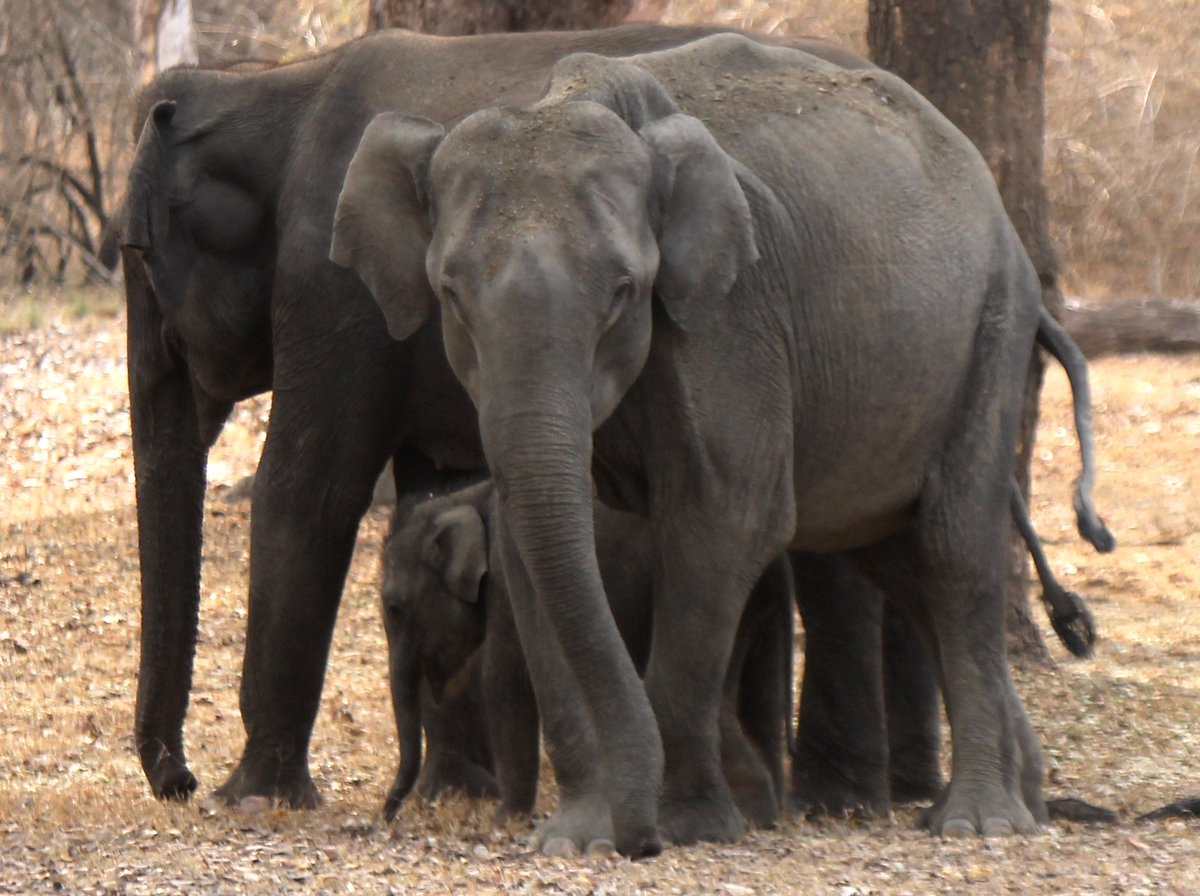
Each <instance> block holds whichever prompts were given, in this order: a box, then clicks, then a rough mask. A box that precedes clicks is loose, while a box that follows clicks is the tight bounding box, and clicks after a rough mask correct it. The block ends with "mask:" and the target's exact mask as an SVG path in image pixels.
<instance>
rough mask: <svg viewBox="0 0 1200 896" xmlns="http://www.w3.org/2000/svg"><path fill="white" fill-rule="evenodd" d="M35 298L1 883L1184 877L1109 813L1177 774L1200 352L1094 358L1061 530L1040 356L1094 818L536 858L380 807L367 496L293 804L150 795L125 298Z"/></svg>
mask: <svg viewBox="0 0 1200 896" xmlns="http://www.w3.org/2000/svg"><path fill="white" fill-rule="evenodd" d="M54 317H55V315H53V314H51V315H50V316H49V317H48V318H47V320H46V321H44V322H43V325H42V327H41V328H40V329H38V330H36V331H33V332H30V333H24V334H15V335H14V334H10V335H7V336H4V337H3V338H2V340H0V418H2V423H3V431H4V441H3V448H2V451H3V454H2V457H0V508H2V510H0V513H2V514H3V518H2V519H0V525H2V526H3V537H2V540H0V701H2V702H0V705H2V707H3V709H2V710H0V892H13V893H27V892H51V891H58V892H76V893H130V894H135V893H177V892H188V893H243V892H253V893H278V892H300V891H304V892H313V893H361V892H366V893H385V892H394V893H425V892H429V893H452V892H459V891H469V892H478V893H492V892H546V893H578V894H584V893H595V894H601V893H635V892H642V893H661V894H672V893H720V894H727V896H747V894H751V893H776V892H787V893H791V892H812V893H831V894H837V896H853V894H867V893H897V894H899V893H914V894H919V893H931V892H945V893H958V892H963V891H965V890H969V891H971V892H977V893H1008V892H1013V893H1031V892H1037V893H1042V892H1045V893H1067V892H1070V893H1113V894H1118V893H1119V894H1140V893H1159V892H1164V893H1200V823H1196V822H1191V823H1185V822H1181V821H1173V822H1168V823H1160V824H1154V825H1145V824H1134V823H1132V822H1131V821H1129V820H1128V819H1129V818H1130V817H1131V815H1133V814H1136V813H1138V812H1140V811H1144V810H1146V809H1149V808H1151V807H1154V806H1157V805H1159V804H1161V803H1163V802H1166V801H1169V800H1172V799H1175V798H1177V797H1179V796H1182V795H1183V794H1184V793H1187V792H1192V793H1195V792H1200V749H1198V748H1200V718H1198V717H1200V497H1198V495H1200V491H1198V489H1200V450H1198V449H1200V357H1190V358H1184V359H1167V358H1160V357H1139V358H1119V359H1113V360H1106V361H1102V362H1099V363H1097V364H1095V365H1094V366H1093V384H1094V389H1095V398H1096V421H1097V429H1098V434H1099V445H1100V459H1101V470H1102V476H1101V481H1100V485H1099V490H1098V500H1099V505H1100V507H1101V510H1102V512H1103V513H1104V514H1105V516H1106V517H1107V519H1108V521H1109V522H1110V524H1111V525H1112V528H1113V530H1114V532H1115V533H1116V535H1117V537H1118V539H1119V541H1120V546H1119V548H1118V550H1117V551H1116V553H1114V554H1112V555H1110V556H1107V557H1100V556H1097V555H1096V554H1094V553H1092V552H1090V551H1089V550H1086V549H1085V548H1084V547H1083V545H1082V544H1081V543H1080V541H1079V540H1078V538H1077V537H1076V536H1075V535H1074V532H1073V528H1072V526H1073V524H1072V520H1071V514H1070V511H1069V494H1070V492H1069V489H1070V481H1071V478H1072V477H1073V475H1074V473H1075V471H1076V465H1077V456H1076V453H1075V447H1074V441H1073V431H1072V428H1071V426H1070V423H1069V418H1068V410H1067V396H1066V390H1065V387H1064V381H1063V378H1062V377H1061V376H1060V375H1058V374H1057V373H1055V374H1052V376H1051V378H1050V380H1049V383H1048V386H1047V390H1046V398H1045V403H1044V422H1043V428H1042V438H1041V440H1040V442H1039V446H1038V462H1037V467H1036V476H1037V482H1036V491H1037V494H1036V499H1035V502H1034V511H1035V516H1036V521H1037V523H1038V525H1039V527H1040V530H1041V533H1042V535H1043V537H1044V538H1045V539H1046V541H1047V542H1048V550H1049V553H1050V555H1051V558H1052V561H1053V562H1054V564H1055V566H1056V568H1057V569H1058V571H1059V572H1060V574H1061V575H1062V577H1063V578H1064V579H1065V581H1066V582H1067V584H1068V585H1069V586H1071V587H1073V588H1074V589H1076V590H1079V591H1083V592H1086V593H1087V594H1089V595H1091V596H1092V607H1093V609H1094V611H1095V613H1096V616H1097V617H1098V620H1099V624H1100V628H1101V632H1102V636H1103V640H1102V642H1101V643H1100V645H1099V650H1098V654H1097V657H1096V659H1094V660H1092V661H1089V662H1076V661H1071V660H1068V659H1066V658H1065V655H1064V653H1063V651H1062V650H1061V649H1059V648H1057V645H1055V646H1054V647H1053V648H1052V649H1053V650H1054V652H1055V655H1056V657H1059V659H1060V661H1059V664H1058V666H1057V668H1054V669H1032V670H1025V671H1019V672H1018V674H1017V678H1018V684H1019V688H1020V690H1021V692H1022V694H1023V695H1024V697H1025V699H1026V701H1027V706H1028V709H1029V711H1030V715H1031V716H1032V718H1033V721H1034V724H1035V726H1036V727H1037V728H1038V730H1039V732H1040V733H1041V736H1042V739H1043V744H1044V747H1045V752H1046V756H1047V764H1048V766H1049V768H1050V773H1049V777H1050V780H1049V782H1048V785H1047V790H1048V792H1049V793H1051V794H1052V795H1077V796H1081V797H1084V798H1086V799H1088V800H1090V801H1092V802H1099V803H1103V804H1107V805H1109V806H1113V807H1115V808H1117V809H1119V811H1120V812H1121V813H1122V815H1123V817H1124V818H1125V819H1127V820H1126V821H1124V822H1122V823H1121V824H1120V825H1119V826H1116V827H1110V828H1088V827H1083V826H1077V825H1071V824H1061V823H1060V824H1056V825H1054V826H1053V827H1051V828H1050V829H1049V830H1048V831H1047V832H1046V833H1044V834H1043V835H1041V836H1038V837H1031V838H1015V839H1011V840H997V841H991V842H983V841H967V842H963V841H941V840H937V839H934V838H932V837H929V836H928V835H926V834H924V833H920V832H917V831H915V830H914V829H913V820H914V816H913V813H912V812H911V811H908V810H905V811H901V812H898V813H897V814H896V816H895V817H894V818H893V819H892V820H890V821H875V822H870V823H856V822H849V821H847V822H837V823H823V824H813V823H806V822H800V821H792V822H789V823H787V824H786V825H784V826H783V827H782V828H781V829H779V830H776V831H770V832H764V833H757V834H754V835H752V836H749V837H747V838H746V839H745V840H744V841H743V842H741V843H738V844H736V845H734V846H720V847H715V846H714V847H700V848H689V849H670V850H668V851H667V852H666V853H665V854H664V855H663V856H661V857H660V858H658V859H656V860H653V861H649V862H644V863H639V864H631V863H629V862H626V861H621V860H611V859H587V860H582V859H581V860H557V859H547V858H541V857H538V856H535V855H531V854H530V853H529V852H528V851H527V850H526V849H525V848H524V847H523V846H522V844H521V835H522V834H523V831H522V830H520V829H518V828H508V829H504V830H500V831H497V829H496V827H495V826H494V825H493V823H492V822H491V820H490V810H489V808H488V807H487V806H481V805H469V804H467V803H463V802H454V803H450V804H446V805H442V806H437V807H423V808H422V807H415V806H408V807H406V808H405V809H404V810H403V811H402V812H401V814H400V816H399V817H398V819H397V821H396V822H395V823H394V824H393V825H385V824H383V823H382V821H381V819H380V816H379V808H380V804H381V801H382V797H383V793H384V790H385V788H386V786H387V784H388V783H389V781H390V778H391V775H392V772H393V770H394V762H395V760H396V755H395V751H396V748H395V740H394V736H393V734H392V730H391V724H390V718H389V711H388V704H387V699H386V687H385V681H384V651H383V641H382V636H381V631H380V626H379V624H378V619H377V610H376V596H375V588H376V576H377V563H376V553H377V550H378V547H379V540H380V535H381V532H382V530H383V528H384V525H385V516H384V514H383V513H382V512H380V511H374V512H372V514H371V515H370V516H369V517H368V519H367V520H366V521H365V522H364V524H363V529H362V538H361V542H360V547H359V551H358V553H357V555H356V557H355V561H354V565H353V569H352V573H351V577H350V582H349V585H348V588H347V593H346V598H345V601H344V603H343V611H342V614H341V618H340V620H339V623H338V629H337V637H336V642H335V644H334V649H333V657H332V660H331V663H330V671H329V676H328V680H327V682H326V687H325V699H324V702H323V704H322V707H321V712H320V718H319V721H318V724H317V730H316V735H315V739H314V743H313V750H312V764H313V770H314V773H315V775H316V778H317V780H318V782H319V785H320V787H321V789H322V791H323V792H324V794H325V797H326V803H325V805H324V807H323V808H321V809H320V810H318V811H315V812H308V813H289V812H276V811H271V810H267V811H263V812H260V813H257V814H250V813H244V812H232V811H224V810H222V811H219V812H215V813H213V812H208V811H205V810H204V809H203V808H202V805H201V803H200V801H199V800H198V801H197V802H196V803H193V804H191V805H186V806H179V805H162V804H159V803H156V802H155V801H154V800H153V799H151V797H150V795H149V791H148V790H147V787H146V785H145V782H144V780H143V778H142V774H141V771H140V769H139V768H138V765H137V760H136V757H135V756H134V754H133V751H132V744H131V738H130V730H131V719H132V710H133V692H134V681H135V671H136V665H137V632H138V607H137V586H138V572H137V562H136V556H135V544H136V541H135V540H136V532H135V525H134V511H133V489H132V469H131V462H130V459H129V437H128V425H129V408H128V399H127V396H126V388H125V369H124V324H123V321H122V319H121V318H120V317H92V318H85V319H82V320H75V319H73V318H72V315H71V314H70V313H62V314H60V315H58V316H57V317H58V320H57V322H54ZM265 409H266V404H265V403H264V402H254V403H250V405H249V406H247V407H243V408H241V409H239V411H238V412H237V414H236V416H235V418H234V420H233V422H232V424H231V426H230V427H229V428H228V429H227V430H226V432H225V434H224V435H223V436H222V439H221V442H220V444H219V445H218V447H217V448H216V450H215V452H214V455H213V461H212V464H211V468H210V478H211V485H210V490H209V500H208V504H207V509H206V514H205V523H206V533H205V535H206V542H205V567H204V581H203V602H202V606H201V631H200V644H199V649H198V655H197V660H196V680H195V690H194V697H193V701H192V707H191V712H190V715H189V718H188V728H187V733H188V746H189V750H190V760H191V763H192V767H193V769H194V770H195V771H196V773H197V774H198V775H199V777H200V778H201V781H202V784H201V791H200V794H199V796H200V797H201V798H203V797H204V796H206V795H207V794H208V793H209V792H210V791H211V789H212V788H213V787H214V786H215V785H216V784H218V783H219V782H220V781H221V780H223V778H224V776H225V775H226V774H227V773H228V771H229V770H230V768H231V764H232V762H233V761H234V759H235V757H236V756H237V755H238V753H239V751H240V747H241V741H242V730H241V724H240V719H239V716H238V705H237V684H238V676H239V667H240V662H241V653H242V646H243V643H244V627H245V575H246V572H245V570H246V553H247V531H248V507H247V506H246V505H245V504H244V503H230V502H228V501H227V500H225V498H224V497H223V494H224V493H225V492H226V491H227V489H228V486H229V485H230V484H231V483H234V482H236V481H237V480H238V479H239V478H240V477H241V476H243V475H244V474H246V473H247V472H249V471H250V470H251V469H252V467H253V461H254V458H255V457H256V455H257V448H258V445H259V444H260V441H261V431H262V421H263V419H264V416H265Z"/></svg>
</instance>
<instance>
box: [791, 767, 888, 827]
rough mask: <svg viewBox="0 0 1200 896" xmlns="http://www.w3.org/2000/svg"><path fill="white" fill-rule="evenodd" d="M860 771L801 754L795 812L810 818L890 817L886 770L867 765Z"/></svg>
mask: <svg viewBox="0 0 1200 896" xmlns="http://www.w3.org/2000/svg"><path fill="white" fill-rule="evenodd" d="M856 772H857V773H855V774H848V773H847V772H846V771H845V770H844V769H840V768H838V767H836V766H834V765H832V764H830V763H827V762H821V761H818V760H816V759H812V758H810V757H809V756H807V755H806V754H804V753H803V752H800V753H798V754H797V756H796V758H795V759H794V761H793V764H792V809H793V810H794V811H796V812H797V813H799V814H801V815H805V816H808V817H819V816H830V817H834V818H844V817H847V816H851V815H854V816H861V817H866V818H884V817H887V816H888V815H889V814H890V813H891V811H892V802H891V797H890V795H889V793H888V785H887V774H886V767H885V766H884V765H882V764H872V765H871V767H870V768H868V767H866V766H865V765H864V766H862V767H860V768H859V769H857V770H856Z"/></svg>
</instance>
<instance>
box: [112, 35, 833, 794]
mask: <svg viewBox="0 0 1200 896" xmlns="http://www.w3.org/2000/svg"><path fill="white" fill-rule="evenodd" d="M712 30H713V29H699V28H667V27H660V26H652V25H631V26H626V27H620V28H615V29H608V30H602V31H595V32H581V33H541V34H521V35H487V36H480V37H471V38H435V37H429V36H421V35H416V34H411V33H406V32H394V33H380V34H374V35H370V36H368V37H366V38H363V39H361V40H359V41H356V42H354V43H352V44H349V45H346V46H344V47H341V48H339V49H337V50H335V51H332V52H330V53H327V54H324V55H322V56H318V57H315V58H313V59H311V60H307V61H304V62H298V63H295V64H292V65H287V66H282V67H279V68H276V69H271V70H266V71H257V72H238V73H233V72H217V71H203V70H196V69H176V70H172V71H168V72H166V73H164V74H162V75H161V76H159V77H158V78H156V79H155V80H154V81H153V82H152V83H151V84H150V85H149V86H148V87H147V88H146V89H145V90H144V91H143V93H142V96H141V98H140V102H139V113H138V116H137V128H138V129H139V132H140V137H139V139H138V145H137V151H136V156H135V158H134V162H133V165H132V167H131V170H130V173H129V188H128V194H127V197H126V201H125V211H124V216H123V223H122V233H123V235H122V243H123V246H124V249H123V265H124V270H125V288H126V298H127V307H128V328H129V337H128V338H129V352H128V358H129V386H130V405H131V418H132V430H133V449H134V463H135V473H136V482H137V506H138V530H139V552H140V561H141V576H142V580H141V586H142V591H141V594H142V607H141V622H142V628H141V659H140V665H139V672H138V691H137V710H136V721H135V740H136V747H137V751H138V755H139V757H140V759H141V764H142V768H143V769H144V770H145V773H146V776H147V778H148V779H149V781H150V785H151V788H152V790H153V792H154V793H155V795H157V796H159V797H177V798H186V797H187V796H188V795H189V794H190V793H191V792H192V791H193V790H194V789H195V788H196V786H197V782H196V779H195V777H194V776H193V775H192V773H191V771H190V770H189V768H188V766H187V761H186V758H185V753H184V739H183V723H184V719H185V717H186V714H187V705H188V698H189V695H190V689H191V675H192V660H193V655H194V652H195V644H196V626H197V613H198V604H199V581H200V549H201V522H202V507H203V497H204V485H205V464H206V460H207V456H208V449H209V447H210V446H211V445H212V444H213V442H214V441H215V439H216V438H217V435H218V434H219V433H220V430H221V427H222V426H223V425H224V421H225V419H226V417H227V416H228V414H229V412H230V410H231V408H232V407H233V405H234V403H235V402H237V401H239V400H241V399H243V398H246V397H248V396H251V395H254V394H256V393H259V392H263V391H265V390H268V389H274V392H275V395H274V402H273V407H272V411H271V419H270V424H269V427H268V432H267V436H266V444H265V446H264V449H263V455H262V460H261V463H260V466H259V473H258V476H257V478H256V480H255V485H254V495H253V518H252V525H251V536H250V539H251V549H250V555H251V560H250V598H249V619H248V626H247V637H246V648H245V658H244V666H243V678H242V688H241V710H242V718H243V723H244V725H245V728H246V743H245V748H244V752H243V754H242V757H241V761H240V762H239V763H238V765H237V767H236V769H235V770H234V771H233V773H232V775H231V776H230V777H229V779H228V780H227V781H226V782H225V783H224V785H222V786H221V788H220V789H219V791H218V794H219V795H220V796H221V797H222V798H224V799H225V800H228V801H231V802H236V801H237V800H239V799H240V798H242V797H244V796H247V795H251V794H261V795H265V796H269V797H272V798H276V799H279V800H281V801H283V802H284V803H286V804H290V805H292V806H312V805H315V804H316V803H317V801H318V795H317V791H316V789H315V787H314V785H313V782H312V779H311V777H310V774H309V768H308V745H309V739H310V734H311V731H312V726H313V723H314V720H315V717H316V712H317V708H318V703H319V699H320V691H321V685H322V682H323V677H324V670H325V663H326V658H327V655H328V649H329V643H330V637H331V632H332V628H333V624H334V618H335V615H336V610H337V605H338V601H339V599H340V594H341V589H342V585H343V581H344V578H345V574H346V570H347V567H348V564H349V562H350V556H351V551H352V548H353V545H354V540H355V536H356V533H357V528H358V522H359V520H360V518H361V517H362V515H363V513H364V511H365V509H366V508H367V506H368V503H369V501H370V498H371V490H372V486H373V485H374V482H375V480H376V478H377V477H378V475H379V472H380V470H381V469H382V468H383V466H384V463H385V461H386V460H387V459H388V458H389V457H392V458H394V460H395V467H394V469H395V479H396V486H397V490H398V491H399V492H400V493H402V494H403V493H408V492H414V491H418V490H422V489H426V487H427V486H428V485H430V484H431V483H434V482H436V481H440V480H441V479H443V478H444V476H445V474H446V471H453V470H464V469H465V470H482V469H483V468H484V458H483V455H482V452H481V450H480V444H479V435H478V424H477V416H476V412H475V409H474V407H473V406H472V405H471V403H470V401H469V400H468V398H467V396H466V394H465V392H464V391H463V389H462V387H461V386H460V385H459V383H458V381H457V380H456V379H455V377H454V376H453V375H452V373H451V371H450V368H449V367H448V366H447V363H446V358H445V351H444V348H443V346H442V337H441V332H440V329H439V327H438V326H437V324H436V322H433V323H431V324H430V325H429V326H426V327H424V328H423V329H421V330H420V332H416V333H413V334H412V335H411V338H409V339H408V340H407V341H406V342H405V343H404V344H403V345H397V344H395V343H394V342H393V341H392V340H391V339H390V338H389V337H388V334H387V332H386V329H385V327H384V324H383V320H382V318H381V317H380V314H379V311H378V308H377V307H376V305H375V303H374V302H373V301H372V299H371V296H370V294H369V292H368V291H367V290H366V289H364V287H363V285H362V283H361V282H360V281H359V279H358V278H356V277H354V276H352V275H350V274H348V273H347V272H346V271H344V270H341V269H340V268H338V267H336V266H335V265H333V264H331V263H330V262H329V261H328V259H327V257H326V255H327V250H328V245H329V236H330V232H331V229H332V224H333V215H334V208H335V205H336V201H337V196H338V190H339V189H340V186H341V182H342V178H343V175H344V173H345V170H346V166H347V165H348V163H349V161H350V158H351V156H352V155H353V153H354V150H355V147H356V145H357V143H358V138H359V136H360V135H361V133H362V130H363V128H364V127H365V126H366V124H367V123H368V122H369V121H370V120H371V118H372V117H373V116H374V115H375V114H376V113H378V112H381V111H384V110H402V111H404V112H408V113H412V114H415V115H423V116H428V117H430V118H433V119H437V120H439V121H445V122H453V121H455V120H457V119H458V118H460V117H462V116H463V115H466V114H467V113H469V112H471V111H473V110H475V109H478V108H480V107H482V106H485V105H488V104H491V103H496V102H505V103H511V102H529V101H532V100H534V99H536V97H537V96H538V95H539V93H540V91H541V90H542V88H543V87H544V85H545V83H546V78H547V77H548V74H549V72H550V69H551V66H552V65H553V63H554V62H555V60H557V59H559V58H561V57H562V56H564V55H566V54H568V53H571V52H574V51H577V50H584V49H586V50H591V51H595V52H598V53H605V54H611V55H621V54H627V53H630V52H636V51H639V50H647V49H654V48H657V47H662V46H670V45H676V44H679V43H681V42H683V41H685V40H687V39H689V38H691V37H694V36H696V35H699V34H702V33H710V32H711V31H712ZM827 52H828V53H830V54H831V55H832V56H834V57H835V58H836V57H844V58H846V59H850V60H853V59H854V58H855V57H853V56H851V54H848V53H845V51H841V50H838V49H837V48H832V47H829V48H828V49H827ZM422 220H423V216H422V218H420V219H418V218H417V217H414V218H413V219H412V220H411V221H409V222H408V223H409V224H410V225H412V226H418V225H419V222H420V221H422ZM420 226H423V225H420ZM396 251H397V253H398V254H397V255H396V256H395V257H394V258H393V259H392V260H393V261H394V262H395V265H393V266H392V267H391V268H390V271H391V273H392V274H393V275H395V274H397V273H399V272H403V273H402V279H403V280H404V284H403V288H404V289H408V290H412V291H413V293H414V294H415V295H421V296H424V295H426V293H427V290H428V284H427V282H426V280H425V273H424V250H423V241H420V240H419V241H417V242H414V243H413V244H412V245H411V246H397V247H396ZM392 285H397V283H396V282H393V284H392Z"/></svg>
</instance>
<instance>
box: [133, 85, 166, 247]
mask: <svg viewBox="0 0 1200 896" xmlns="http://www.w3.org/2000/svg"><path fill="white" fill-rule="evenodd" d="M175 108H176V107H175V103H173V102H171V101H170V100H162V101H160V102H158V103H156V104H155V105H154V108H152V109H151V110H150V114H149V115H148V116H146V123H145V124H144V125H142V133H141V135H140V136H139V137H138V142H137V150H136V152H135V153H134V157H133V166H132V167H131V168H130V169H129V186H128V188H127V189H126V191H125V202H124V207H123V212H124V220H123V221H122V225H121V245H122V246H128V247H129V248H131V249H136V250H138V251H139V252H140V253H141V255H142V257H143V258H145V259H147V260H151V259H153V258H154V256H155V253H156V252H160V251H162V249H163V247H164V246H166V244H167V221H168V216H169V207H168V204H167V201H168V194H169V190H168V187H167V152H166V147H165V144H164V141H163V135H162V132H163V130H165V129H166V128H167V127H168V126H169V125H170V123H171V119H172V118H174V116H175Z"/></svg>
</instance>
